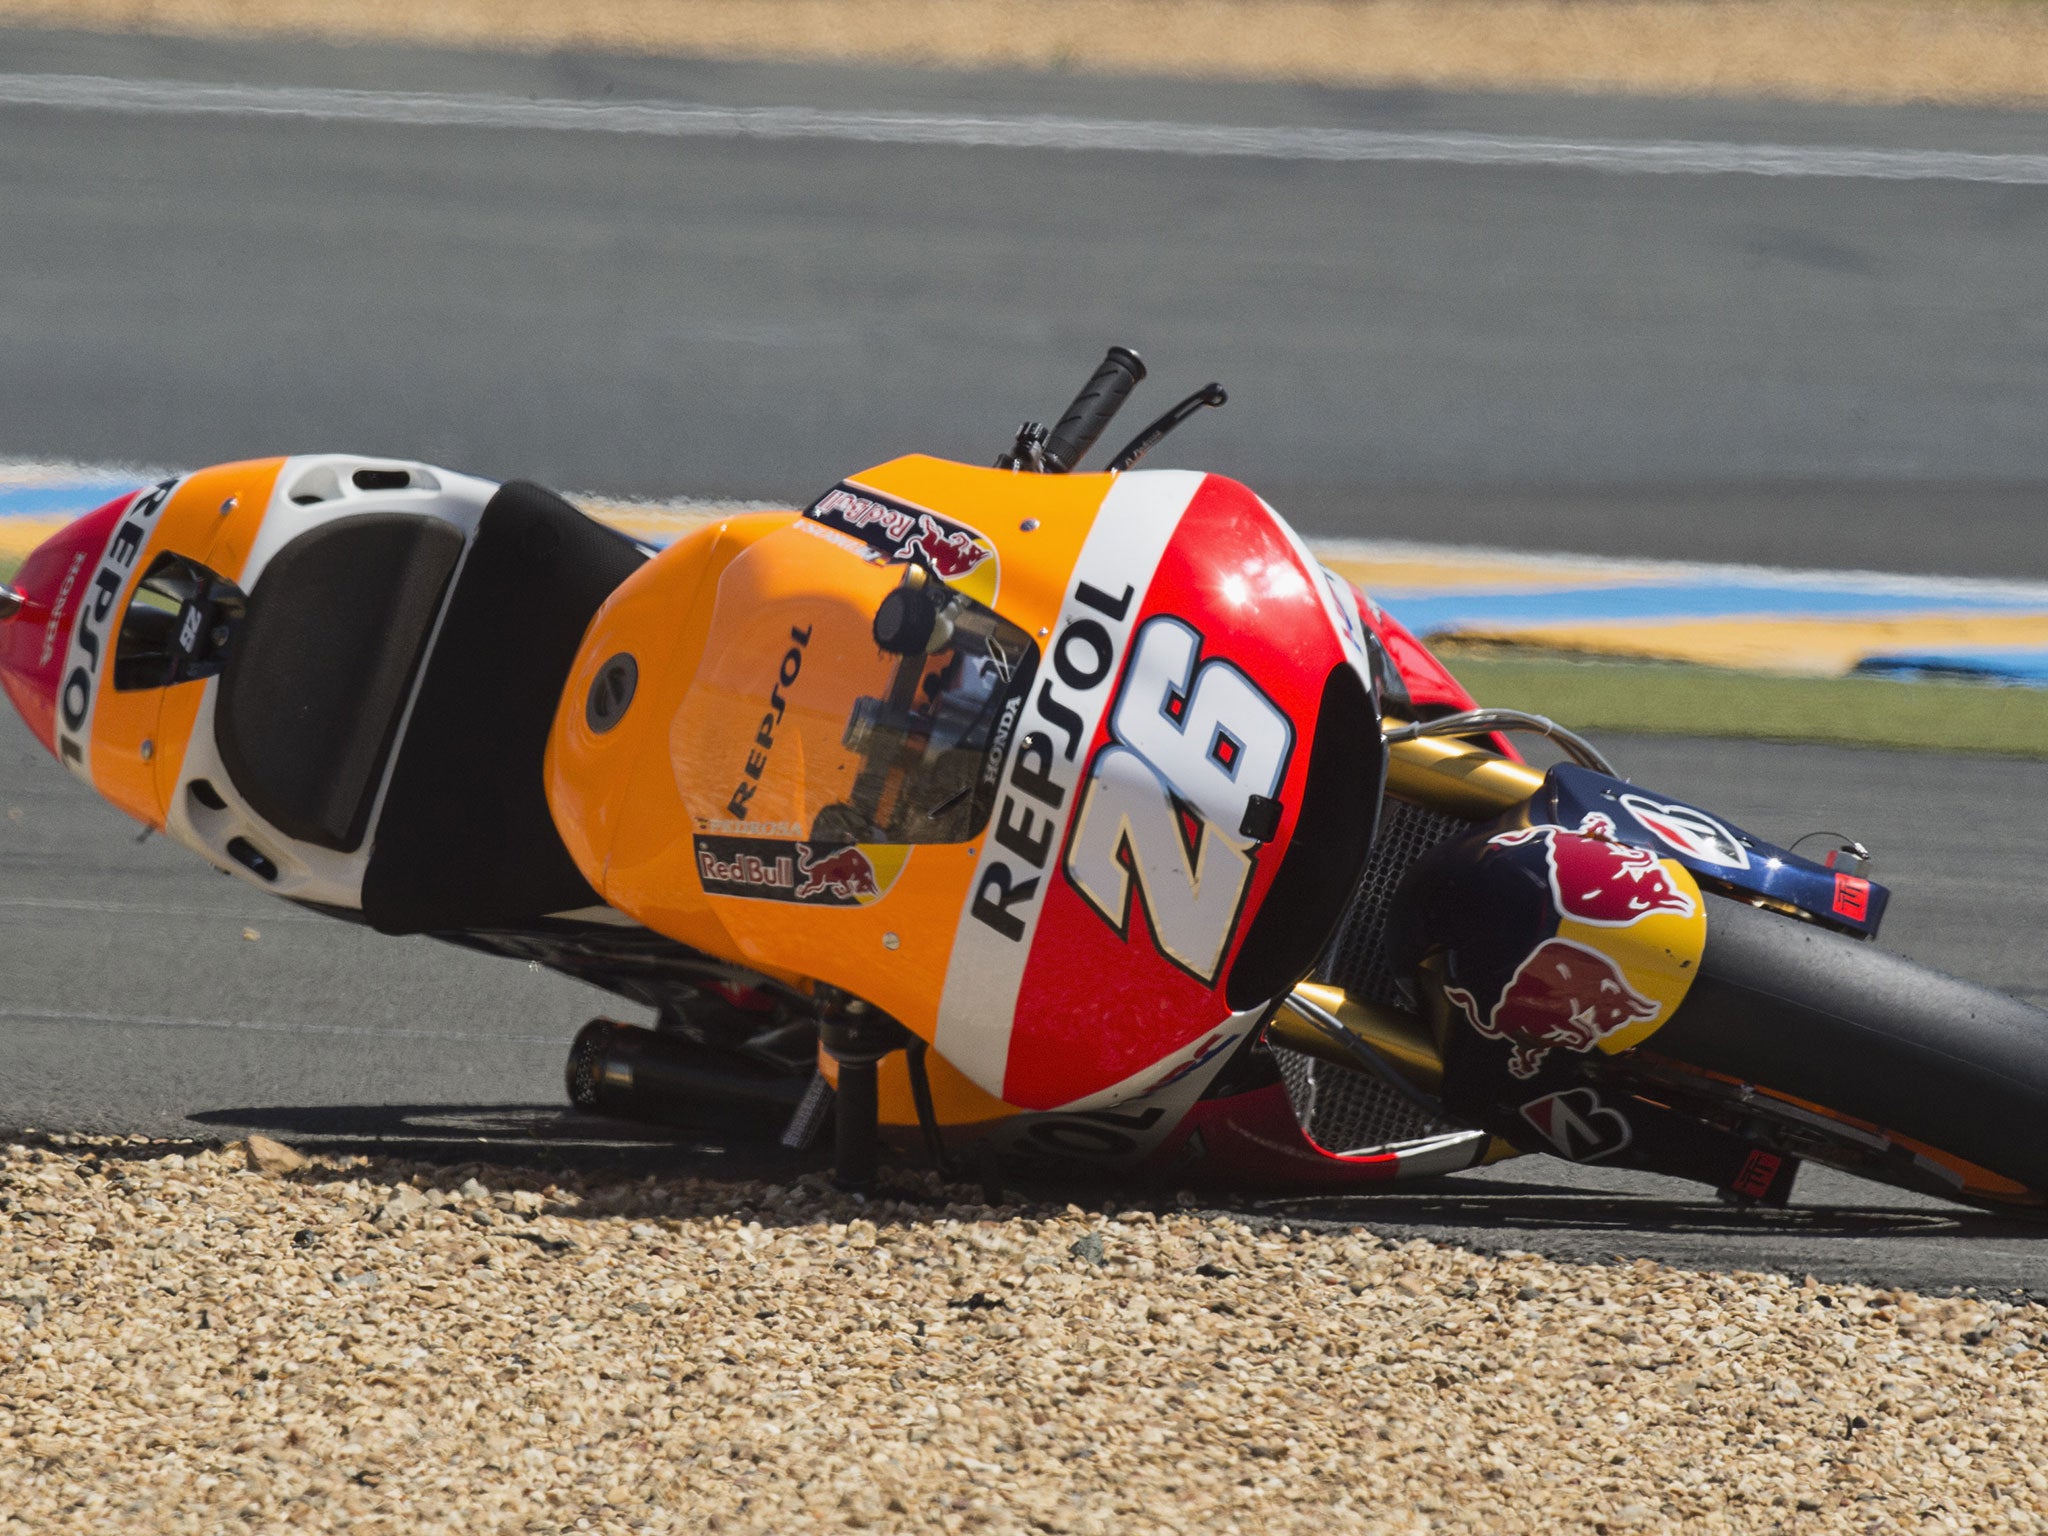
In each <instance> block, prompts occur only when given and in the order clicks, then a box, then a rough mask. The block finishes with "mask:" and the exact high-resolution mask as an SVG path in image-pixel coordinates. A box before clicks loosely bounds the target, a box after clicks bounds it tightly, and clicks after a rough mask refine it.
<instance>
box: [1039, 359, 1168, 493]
mask: <svg viewBox="0 0 2048 1536" xmlns="http://www.w3.org/2000/svg"><path fill="white" fill-rule="evenodd" d="M1144 377H1145V364H1144V360H1143V359H1141V358H1140V357H1139V356H1138V354H1137V353H1135V352H1133V351H1132V350H1131V349H1130V348H1129V347H1111V348H1110V349H1109V351H1108V353H1107V354H1106V355H1105V356H1104V357H1103V359H1102V364H1101V366H1100V367H1098V368H1097V369H1096V370H1095V373H1094V376H1093V377H1091V378H1090V379H1089V380H1088V382H1087V383H1086V384H1084V385H1082V386H1081V392H1080V393H1079V394H1078V395H1076V396H1074V403H1073V404H1072V405H1070V406H1068V407H1067V413H1066V415H1064V416H1062V417H1061V418H1060V423H1059V425H1058V426H1056V427H1054V428H1053V429H1052V436H1051V437H1049V438H1047V439H1046V443H1045V467H1046V469H1047V470H1049V471H1050V472H1052V473H1053V474H1056V475H1063V474H1066V473H1067V472H1068V471H1069V470H1071V469H1072V468H1073V467H1074V466H1075V465H1076V464H1078V463H1080V462H1081V460H1082V459H1083V458H1084V457H1085V456H1086V455H1087V452H1088V450H1089V449H1090V448H1093V447H1094V446H1095V440H1096V439H1097V438H1098V437H1100V436H1102V434H1103V431H1104V429H1105V428H1107V427H1108V426H1109V424H1110V421H1111V420H1112V419H1113V418H1114V417H1115V416H1116V413H1117V411H1118V410H1119V409H1121V408H1122V406H1123V403H1124V401H1125V400H1127V399H1129V398H1130V394H1131V391H1132V390H1134V389H1136V388H1137V387H1138V384H1139V381H1140V380H1142V379H1143V378H1144Z"/></svg>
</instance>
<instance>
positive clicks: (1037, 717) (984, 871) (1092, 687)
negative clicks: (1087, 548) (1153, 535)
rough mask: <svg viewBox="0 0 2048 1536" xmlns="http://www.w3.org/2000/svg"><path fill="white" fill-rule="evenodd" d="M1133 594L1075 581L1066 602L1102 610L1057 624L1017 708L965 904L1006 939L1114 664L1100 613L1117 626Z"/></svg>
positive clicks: (1045, 849) (1056, 822) (1058, 818)
mask: <svg viewBox="0 0 2048 1536" xmlns="http://www.w3.org/2000/svg"><path fill="white" fill-rule="evenodd" d="M1134 595H1135V589H1133V588H1131V587H1125V588H1124V590H1123V594H1122V595H1121V596H1119V597H1111V596H1110V595H1109V594H1108V593H1106V592H1104V591H1102V590H1101V589H1100V588H1099V587H1095V586H1091V585H1090V584H1089V583H1087V582H1085V581H1083V582H1079V583H1077V584H1076V585H1075V587H1074V593H1073V598H1072V601H1071V604H1070V606H1071V607H1077V608H1081V609H1086V610H1092V613H1093V614H1099V615H1101V617H1100V618H1097V617H1093V616H1091V613H1089V612H1083V613H1081V614H1079V616H1078V617H1076V618H1073V619H1072V620H1070V621H1069V622H1068V623H1067V624H1065V625H1064V626H1063V627H1062V628H1061V630H1060V633H1059V637H1058V638H1057V639H1056V640H1054V641H1053V643H1052V646H1051V660H1052V667H1051V670H1050V675H1041V677H1040V679H1039V686H1038V691H1037V693H1036V694H1034V695H1033V696H1032V699H1031V707H1030V709H1029V710H1028V711H1027V712H1026V714H1025V716H1024V720H1023V722H1022V725H1021V729H1022V731H1023V734H1022V736H1021V737H1020V738H1019V739H1018V742H1017V750H1016V753H1015V754H1014V756H1012V758H1011V760H1010V771H1009V774H1008V776H1007V777H1006V778H1005V779H1004V781H1003V796H1002V799H1001V800H1000V801H999V802H997V805H996V816H995V831H994V836H993V838H992V839H991V840H990V842H989V843H988V844H987V845H985V846H984V849H983V858H982V863H981V873H980V875H979V876H978V877H977V880H976V883H975V887H974V901H973V903H972V904H971V906H970V908H969V910H970V911H971V912H972V913H973V916H974V919H975V921H976V922H979V923H982V924H984V925H986V926H987V927H989V928H991V929H993V930H995V932H997V933H998V934H1001V935H1002V936H1003V937H1004V938H1005V939H1008V940H1009V941H1010V942H1011V943H1013V944H1021V943H1023V942H1024V934H1025V931H1026V922H1027V919H1028V918H1029V917H1030V915H1031V914H1032V913H1033V912H1035V911H1036V910H1037V905H1038V901H1039V899H1040V893H1039V887H1040V886H1041V885H1042V884H1043V883H1044V879H1045V867H1046V865H1047V864H1049V863H1050V862H1051V861H1052V856H1053V850H1054V848H1055V847H1056V846H1057V845H1058V843H1059V833H1060V827H1061V825H1062V822H1063V819H1064V813H1065V809H1066V804H1067V798H1068V796H1069V795H1070V794H1071V793H1072V792H1073V788H1074V784H1075V782H1076V781H1077V780H1078V779H1079V777H1080V764H1079V759H1080V756H1081V749H1082V748H1083V747H1085V746H1086V745H1087V744H1088V743H1087V742H1086V740H1084V739H1083V738H1084V735H1085V733H1086V732H1088V730H1089V729H1090V727H1089V721H1090V720H1091V719H1095V718H1099V715H1100V712H1099V710H1097V709H1096V708H1095V705H1096V703H1097V700H1098V699H1099V698H1100V696H1101V695H1103V694H1104V693H1105V692H1106V691H1107V689H1108V686H1109V682H1110V679H1111V677H1112V675H1113V674H1114V673H1115V671H1116V660H1117V651H1118V638H1117V635H1115V634H1112V633H1111V631H1110V629H1109V625H1108V624H1105V623H1104V622H1103V620H1104V619H1107V620H1108V621H1109V622H1110V623H1113V624H1116V625H1117V626H1118V627H1119V631H1120V630H1121V628H1122V626H1123V623H1124V618H1125V615H1126V614H1128V613H1129V612H1130V607H1131V599H1132V597H1133V596H1134Z"/></svg>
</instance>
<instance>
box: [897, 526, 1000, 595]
mask: <svg viewBox="0 0 2048 1536" xmlns="http://www.w3.org/2000/svg"><path fill="white" fill-rule="evenodd" d="M909 552H910V554H911V555H912V556H913V557H915V558H916V559H919V560H922V561H923V562H924V563H925V564H926V565H927V566H929V567H930V568H931V572H932V574H933V575H934V576H937V577H939V578H940V579H941V580H943V581H956V580H958V579H959V578H960V577H962V576H965V575H966V574H967V573H968V572H969V571H971V570H973V569H974V568H975V567H976V566H977V565H979V564H981V562H982V561H984V560H986V559H987V558H988V551H987V550H986V549H983V548H982V547H981V546H980V545H979V544H976V543H975V542H974V536H973V535H972V534H970V533H968V532H967V531H966V530H965V529H960V528H955V529H953V530H952V531H951V532H948V531H947V530H946V529H944V528H941V527H940V526H939V524H938V521H937V520H936V519H935V518H933V516H932V515H931V514H930V513H929V512H925V513H920V514H919V516H918V519H917V537H916V538H914V539H912V540H911V541H910V550H909Z"/></svg>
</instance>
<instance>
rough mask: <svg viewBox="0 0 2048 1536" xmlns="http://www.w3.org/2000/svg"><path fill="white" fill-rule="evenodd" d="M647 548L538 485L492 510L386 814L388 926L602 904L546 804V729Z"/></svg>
mask: <svg viewBox="0 0 2048 1536" xmlns="http://www.w3.org/2000/svg"><path fill="white" fill-rule="evenodd" d="M646 558H647V557H646V554H645V553H644V551H642V550H641V548H640V547H639V546H638V545H636V544H634V543H632V542H631V541H630V540H628V539H626V538H623V537H621V536H620V535H618V534H616V533H614V532H612V531H611V530H610V529H609V528H606V527H604V526H603V525H601V524H599V523H595V522H593V521H591V520H590V519H589V518H587V517H585V516H584V515H583V514H582V513H581V512H578V511H577V510H576V509H575V508H574V507H572V506H570V505H569V504H568V503H567V502H566V501H563V500H562V499H561V498H560V497H559V496H556V495H555V494H554V493H553V492H551V491H547V490H544V489H542V488H541V487H540V486H537V485H533V484H530V483H527V482H524V481H513V482H510V483H508V484H506V485H504V486H502V487H500V488H499V490H498V491H497V493H496V494H495V495H494V496H493V497H492V498H491V500H490V503H489V504H488V505H487V506H486V507H485V509H484V512H483V516H482V519H481V521H480V522H479V524H478V526H477V531H476V534H475V536H474V538H473V539H472V541H471V543H470V548H469V554H468V557H467V559H466V560H465V561H464V562H463V566H462V571H461V574H460V576H459V577H458V578H457V580H456V584H455V591H454V593H453V594H452V595H451V596H450V598H449V601H448V612H447V614H446V616H445V617H444V618H443V619H442V621H441V629H440V633H439V635H438V636H437V637H436V639H435V642H434V647H433V653H432V655H431V656H430V657H429V658H428V660H427V663H426V671H425V675H424V676H423V677H422V678H421V680H420V686H419V693H418V697H417V700H416V701H415V703H414V705H413V712H412V718H411V721H410V723H409V724H408V725H407V727H406V732H405V738H404V740H403V741H402V742H401V743H400V744H399V747H398V760H397V763H396V765H395V767H394V768H393V770H392V774H391V784H390V788H389V789H388V790H387V791H386V793H385V798H384V807H383V810H382V812H381V813H380V815H379V817H378V823H377V828H376V844H375V847H374V849H373V850H372V852H371V855H370V862H369V866H368V868H367V870H366V871H365V872H364V877H363V888H362V910H363V916H364V918H365V919H366V920H367V921H368V922H369V923H370V924H371V926H373V927H375V928H377V929H379V930H381V931H383V932H385V933H434V932H446V931H450V930H462V929H486V928H508V927H518V926H520V925H521V924H522V923H525V922H528V921H530V920H532V919H534V918H538V917H543V916H546V915H548V914H550V913H556V912H565V911H573V910H575V909H577V908H581V907H589V906H595V905H597V904H598V897H597V893H596V892H595V891H593V890H592V889H591V888H590V885H589V884H588V882H586V881H585V880H584V878H583V876H582V875H581V874H580V873H579V872H578V871H577V869H576V866H575V864H574V862H573V861H572V860H571V859H570V857H569V853H568V850H567V849H566V848H564V847H563V845H562V839H561V836H560V834H559V833H557V832H556V830H555V823H554V818H553V816H552V815H551V814H550V812H549V810H548V803H547V791H546V785H545V783H544V779H543V768H542V765H543V760H544V758H545V756H546V753H547V742H548V731H549V728H550V727H551V726H552V725H553V723H554V716H555V706H556V703H557V700H558V699H559V697H560V695H561V691H562V686H563V684H564V683H565V682H566V681H567V679H568V675H569V668H570V666H571V665H572V664H573V663H574V661H575V659H576V651H577V648H578V646H580V645H581V644H582V641H583V632H584V630H585V629H587V628H588V627H589V624H590V621H591V619H592V618H593V617H594V616H595V615H596V613H597V610H598V608H599V607H600V606H601V605H602V604H603V602H604V600H605V599H606V598H607V597H609V596H611V594H612V592H613V591H614V590H615V589H616V588H617V587H618V585H619V584H620V583H621V582H623V581H624V580H625V579H626V578H627V577H628V576H630V575H632V574H633V572H634V571H635V570H637V569H639V567H640V565H641V564H642V563H643V562H644V561H645V559H646Z"/></svg>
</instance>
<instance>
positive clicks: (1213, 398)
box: [1109, 382, 1230, 475]
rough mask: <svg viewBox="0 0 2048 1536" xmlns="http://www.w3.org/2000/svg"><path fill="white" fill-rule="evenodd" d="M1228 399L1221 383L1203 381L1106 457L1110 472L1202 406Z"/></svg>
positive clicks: (1148, 449) (1128, 462) (1136, 457)
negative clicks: (1202, 383)
mask: <svg viewBox="0 0 2048 1536" xmlns="http://www.w3.org/2000/svg"><path fill="white" fill-rule="evenodd" d="M1229 399H1230V396H1229V394H1228V393H1227V392H1226V391H1225V390H1224V388H1223V386H1222V385H1221V384H1217V383H1214V382H1211V383H1208V384H1204V385H1203V386H1202V387H1201V388H1200V389H1198V390H1196V391H1195V392H1194V393H1193V394H1192V395H1189V396H1188V397H1187V399H1185V400H1183V401H1181V403H1180V404H1179V405H1176V406H1175V407H1174V408H1173V409H1172V410H1170V411H1168V412H1167V413H1166V414H1165V415H1164V416H1161V417H1160V418H1159V419H1158V420H1157V421H1155V422H1153V423H1152V425H1151V426H1149V427H1147V428H1146V429H1145V430H1144V431H1142V432H1140V433H1139V434H1138V435H1137V436H1136V437H1134V438H1132V439H1131V440H1130V441H1129V442H1128V443H1126V444H1124V450H1123V452H1122V453H1119V454H1118V455H1117V456H1116V457H1115V458H1113V459H1111V460H1110V461H1109V472H1110V473H1111V474H1113V475H1114V474H1120V473H1122V472H1123V471H1124V470H1127V469H1129V468H1130V467H1131V466H1132V465H1133V464H1135V463H1137V462H1138V460H1140V459H1142V458H1143V457H1145V455H1146V454H1148V453H1150V452H1151V451H1152V450H1153V449H1154V448H1157V447H1158V446H1159V444H1160V442H1161V441H1162V440H1163V439H1164V438H1165V437H1166V434H1167V433H1169V432H1171V431H1172V430H1173V429H1174V428H1175V427H1177V426H1179V425H1180V424H1181V423H1182V422H1184V421H1186V420H1187V419H1188V418H1189V417H1190V416H1192V415H1194V414H1195V412H1197V411H1199V410H1200V409H1201V408H1202V407H1203V406H1205V405H1223V404H1226V403H1227V402H1228V401H1229Z"/></svg>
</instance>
